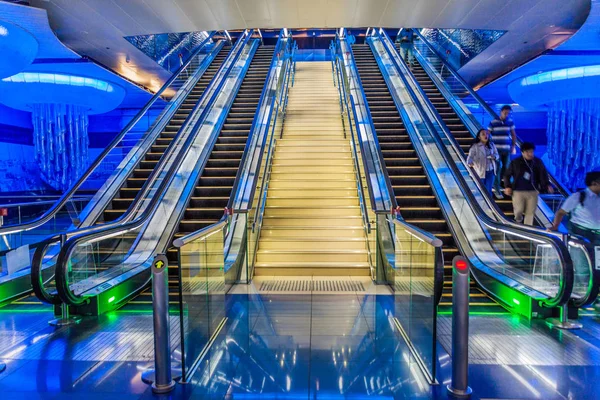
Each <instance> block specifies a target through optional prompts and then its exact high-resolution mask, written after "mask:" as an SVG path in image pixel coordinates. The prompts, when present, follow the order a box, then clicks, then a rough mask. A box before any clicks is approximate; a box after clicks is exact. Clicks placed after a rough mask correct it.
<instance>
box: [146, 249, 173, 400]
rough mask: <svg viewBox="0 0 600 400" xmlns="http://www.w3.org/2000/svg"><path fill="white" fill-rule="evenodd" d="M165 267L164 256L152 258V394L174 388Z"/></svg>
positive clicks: (166, 265)
mask: <svg viewBox="0 0 600 400" xmlns="http://www.w3.org/2000/svg"><path fill="white" fill-rule="evenodd" d="M167 267H168V261H167V257H166V256H165V255H164V254H159V255H157V256H156V257H155V258H154V262H153V263H152V309H153V313H152V315H153V319H154V383H152V391H153V392H154V393H168V392H170V391H171V390H173V388H174V387H175V381H174V380H173V377H172V372H171V351H170V347H171V346H170V343H171V340H170V338H169V334H170V321H169V282H168V276H167V275H168V272H167V269H168V268H167ZM149 372H150V371H149ZM150 373H151V372H150Z"/></svg>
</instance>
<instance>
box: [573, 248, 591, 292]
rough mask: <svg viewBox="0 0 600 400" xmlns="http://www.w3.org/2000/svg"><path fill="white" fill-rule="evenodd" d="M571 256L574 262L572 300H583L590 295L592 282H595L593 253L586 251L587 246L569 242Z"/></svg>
mask: <svg viewBox="0 0 600 400" xmlns="http://www.w3.org/2000/svg"><path fill="white" fill-rule="evenodd" d="M568 248H569V254H570V255H571V260H572V261H573V293H572V295H571V297H572V298H575V299H578V300H583V299H585V298H586V297H587V295H588V288H589V287H590V282H591V281H592V280H593V276H592V273H593V271H592V268H593V266H594V260H590V258H589V254H593V252H592V251H590V250H588V249H586V247H585V245H583V244H581V243H575V242H573V241H571V240H569V241H568Z"/></svg>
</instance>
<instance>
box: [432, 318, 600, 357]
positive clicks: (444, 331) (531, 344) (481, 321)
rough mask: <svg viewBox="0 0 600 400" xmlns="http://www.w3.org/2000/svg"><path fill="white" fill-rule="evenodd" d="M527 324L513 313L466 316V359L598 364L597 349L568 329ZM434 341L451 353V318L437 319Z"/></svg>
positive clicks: (599, 352) (540, 323)
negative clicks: (467, 320)
mask: <svg viewBox="0 0 600 400" xmlns="http://www.w3.org/2000/svg"><path fill="white" fill-rule="evenodd" d="M536 322H537V321H534V322H533V323H532V324H531V326H529V324H527V323H524V322H522V321H520V320H519V318H518V317H515V316H506V317H499V316H495V317H485V316H472V317H471V318H470V319H469V362H470V363H471V364H483V365H485V364H487V365H547V366H550V365H552V366H554V365H556V366H565V365H569V366H575V365H577V366H598V365H600V349H598V348H597V347H596V346H594V345H592V344H590V343H588V342H586V341H583V340H581V339H579V338H578V337H577V336H575V335H574V334H573V333H571V332H559V333H558V334H556V332H553V331H552V330H549V329H548V328H546V327H545V326H544V323H543V321H540V322H539V323H536ZM438 340H439V341H440V343H441V344H442V346H443V347H444V349H445V350H446V351H447V352H448V353H451V352H452V318H451V317H440V318H438Z"/></svg>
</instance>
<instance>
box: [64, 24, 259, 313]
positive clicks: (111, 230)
mask: <svg viewBox="0 0 600 400" xmlns="http://www.w3.org/2000/svg"><path fill="white" fill-rule="evenodd" d="M252 32H253V30H248V29H246V30H245V31H244V33H243V35H242V37H241V38H240V39H242V38H243V40H239V39H238V41H237V43H236V45H235V47H234V49H232V52H234V51H235V50H236V48H237V52H235V55H234V56H233V61H232V62H231V64H230V65H229V66H228V68H227V70H226V73H225V74H224V77H227V76H229V74H230V73H231V71H232V69H233V67H234V66H235V65H236V62H237V60H238V59H239V57H240V56H241V54H242V52H243V51H242V50H243V49H244V47H245V46H246V44H247V43H248V41H249V40H250V39H251V36H252ZM244 35H245V36H244ZM226 81H227V80H226V79H222V80H221V81H220V82H219V83H218V85H217V87H216V89H215V91H214V92H213V94H212V96H211V97H210V99H209V100H208V103H207V106H206V107H205V108H204V110H203V111H202V113H201V115H200V117H199V118H198V120H197V122H196V124H195V125H194V127H193V128H192V131H191V133H190V135H189V136H188V138H187V139H186V141H185V143H184V144H183V146H182V147H181V151H180V152H179V153H177V155H176V157H175V159H174V160H173V164H172V166H171V168H170V169H169V171H168V172H167V173H166V175H165V177H164V179H163V180H162V182H161V184H160V186H159V187H158V189H157V190H156V194H155V195H154V196H152V199H151V200H150V202H149V204H148V206H147V207H146V208H145V209H144V211H143V212H142V214H140V215H139V216H137V217H136V218H135V219H133V220H132V221H129V222H127V223H125V224H121V225H116V226H115V225H113V224H107V225H106V226H105V229H104V230H100V231H95V232H91V233H89V234H81V235H76V236H73V237H71V238H70V239H68V240H67V241H66V242H65V243H64V245H63V246H61V250H60V253H59V255H58V259H57V263H56V270H55V274H56V277H55V280H56V286H57V291H58V296H59V297H60V299H61V300H62V302H63V303H65V304H69V305H80V304H82V303H83V302H84V301H85V298H83V297H81V296H76V295H75V294H74V293H73V292H72V291H71V290H70V287H69V283H68V282H67V277H68V268H69V260H70V258H71V255H72V252H73V251H74V250H75V248H76V247H77V245H78V244H79V243H81V242H98V241H100V240H102V239H104V238H110V237H114V236H117V235H120V234H123V233H126V232H129V231H132V230H134V229H137V228H139V227H141V226H142V225H143V224H145V223H146V222H147V220H148V219H149V217H150V216H151V215H152V214H153V212H154V210H155V209H156V207H157V206H158V205H159V201H160V199H161V198H162V193H163V192H164V191H165V190H166V188H167V187H168V185H169V184H170V183H171V181H172V179H173V178H174V177H175V175H176V172H177V170H178V168H179V166H180V164H181V162H182V161H183V160H184V158H185V157H186V155H187V154H188V153H189V151H190V150H191V148H192V146H191V145H192V143H193V142H194V140H195V137H196V134H197V132H198V131H199V130H200V128H201V126H202V125H203V122H204V120H205V119H206V116H207V115H208V114H209V112H210V111H211V110H212V106H213V104H214V101H215V99H216V98H217V97H218V95H219V94H220V92H221V90H222V88H223V86H224V84H225V82H226Z"/></svg>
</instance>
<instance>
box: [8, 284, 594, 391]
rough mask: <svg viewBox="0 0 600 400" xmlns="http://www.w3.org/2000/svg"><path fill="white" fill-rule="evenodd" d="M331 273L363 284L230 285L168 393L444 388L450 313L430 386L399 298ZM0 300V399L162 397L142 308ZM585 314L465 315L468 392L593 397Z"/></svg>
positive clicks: (589, 324) (589, 322)
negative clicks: (561, 324)
mask: <svg viewBox="0 0 600 400" xmlns="http://www.w3.org/2000/svg"><path fill="white" fill-rule="evenodd" d="M285 279H289V280H297V279H299V278H294V277H286V278H285ZM303 279H309V280H310V278H303ZM324 279H325V280H327V278H323V277H318V278H315V280H319V281H322V280H324ZM331 279H332V280H337V281H339V280H342V281H344V280H345V281H346V282H360V283H361V284H362V289H361V290H354V291H348V290H343V291H340V292H330V291H312V290H310V291H306V290H304V291H295V292H291V293H285V292H281V291H269V290H267V291H264V292H262V291H260V288H261V287H262V285H263V284H264V283H265V282H270V281H276V280H280V278H278V277H260V278H257V279H256V280H255V282H254V283H253V284H252V285H238V286H236V287H235V288H234V289H233V291H232V293H233V294H231V295H230V296H229V297H228V300H227V302H226V304H227V318H228V320H227V324H226V326H225V328H224V329H223V331H222V332H221V334H220V335H219V337H217V340H216V341H215V343H214V345H213V347H212V348H211V351H210V353H209V354H208V356H207V358H206V359H205V363H204V364H203V368H201V369H199V371H198V373H197V374H196V375H195V376H194V378H193V380H192V383H190V384H186V385H177V387H176V389H175V391H174V392H173V393H172V394H171V396H170V397H165V398H172V399H259V398H260V399H279V398H282V399H344V398H348V399H363V398H367V397H369V398H375V399H445V398H446V390H445V385H446V384H447V383H449V381H450V367H451V362H450V358H449V355H448V351H450V350H451V349H450V346H449V336H448V335H449V329H450V328H449V321H448V320H447V319H444V318H448V317H441V318H440V319H439V321H438V322H439V335H438V338H439V344H438V346H437V348H438V358H437V366H438V370H439V373H438V380H439V382H440V384H439V385H435V386H430V385H428V383H427V382H426V381H425V378H424V377H423V375H422V374H421V373H420V371H419V369H418V368H417V366H416V364H415V363H414V362H413V359H412V358H411V355H410V352H409V351H408V348H407V346H406V345H405V343H404V341H403V340H402V339H401V338H400V337H399V334H398V331H397V328H396V326H395V325H394V323H393V321H392V319H391V317H393V316H394V315H395V312H397V310H398V307H401V306H402V305H401V304H399V303H397V302H396V301H395V298H394V296H393V295H390V292H389V290H388V289H387V288H385V287H382V286H375V285H372V283H371V282H370V281H368V280H366V281H364V280H360V278H350V277H341V278H340V277H335V278H331ZM340 287H343V286H340ZM352 287H360V286H352ZM224 304H225V303H224ZM0 311H1V312H0V345H1V347H0V359H2V360H4V361H6V363H7V370H6V371H5V372H3V373H1V374H0V391H1V393H2V394H1V396H0V398H1V399H2V400H5V399H27V400H33V399H81V398H85V399H86V400H87V399H91V400H95V399H103V400H106V399H117V400H121V399H122V400H125V399H150V398H158V397H157V396H154V395H153V394H152V393H151V391H150V390H149V388H148V386H147V385H145V384H144V383H142V381H141V374H142V372H143V371H145V370H146V369H148V368H150V367H151V366H152V362H151V360H152V351H151V348H152V347H151V346H152V335H151V332H152V326H151V322H150V315H149V314H146V315H139V314H130V313H125V312H123V313H121V314H119V313H113V314H110V315H107V316H104V317H101V318H89V319H86V320H84V321H83V322H82V323H81V324H80V325H77V326H74V327H70V328H61V329H58V330H55V328H52V327H49V326H48V325H47V323H46V321H47V320H48V319H50V317H51V315H50V312H49V309H48V308H46V309H44V308H41V309H37V310H36V311H35V312H30V313H26V312H21V313H16V312H10V310H9V309H0ZM172 318H173V319H174V321H173V322H174V323H173V329H174V330H173V335H174V338H173V346H174V347H173V348H174V349H175V351H174V355H175V358H174V359H177V356H178V350H177V343H178V342H177V336H178V335H177V333H178V331H177V329H178V327H177V326H178V324H177V323H176V322H177V321H176V319H177V317H176V316H175V317H172ZM583 322H584V324H585V328H584V329H583V330H582V331H579V332H561V331H556V330H552V329H549V328H547V327H546V326H545V324H544V323H543V321H533V322H526V321H522V320H520V319H519V318H518V317H510V316H509V317H485V318H483V317H479V316H478V317H474V318H472V319H471V347H472V351H471V366H470V370H469V371H470V384H471V386H472V387H473V390H474V396H473V398H476V399H477V398H483V399H586V400H587V399H594V398H598V396H597V395H596V393H598V392H599V391H600V367H599V365H600V361H599V360H600V356H599V355H600V343H599V341H598V339H597V338H596V334H597V332H598V331H600V328H599V326H600V324H598V322H596V321H595V320H594V319H593V318H592V317H586V318H584V320H583ZM532 334H533V336H532Z"/></svg>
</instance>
